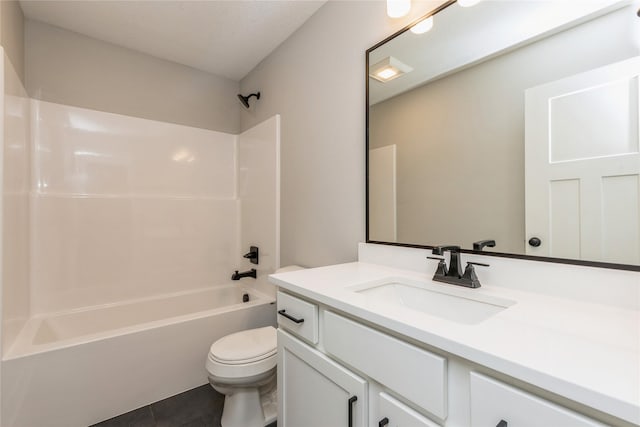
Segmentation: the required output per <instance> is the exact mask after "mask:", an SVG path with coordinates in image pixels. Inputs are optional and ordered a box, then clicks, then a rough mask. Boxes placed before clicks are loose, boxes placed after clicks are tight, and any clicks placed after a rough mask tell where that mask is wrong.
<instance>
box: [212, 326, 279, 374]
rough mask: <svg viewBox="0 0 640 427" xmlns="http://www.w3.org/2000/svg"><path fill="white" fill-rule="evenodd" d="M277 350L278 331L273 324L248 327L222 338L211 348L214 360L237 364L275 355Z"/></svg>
mask: <svg viewBox="0 0 640 427" xmlns="http://www.w3.org/2000/svg"><path fill="white" fill-rule="evenodd" d="M276 351H277V333H276V329H275V328H274V327H273V326H267V327H264V328H257V329H248V330H246V331H240V332H236V333H234V334H230V335H227V336H225V337H222V338H220V339H219V340H218V341H216V342H214V343H213V344H211V349H210V350H209V354H210V356H211V357H212V358H213V360H215V361H218V362H220V363H225V364H230V365H236V364H242V363H249V362H255V361H258V360H262V359H265V358H267V357H269V356H273V355H275V354H276Z"/></svg>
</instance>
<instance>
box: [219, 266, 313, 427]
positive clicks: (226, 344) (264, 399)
mask: <svg viewBox="0 0 640 427" xmlns="http://www.w3.org/2000/svg"><path fill="white" fill-rule="evenodd" d="M302 269H303V267H299V266H297V265H291V266H288V267H283V268H280V269H278V270H276V273H285V272H288V271H295V270H302ZM277 357H278V355H277V336H276V329H275V328H274V327H272V326H267V327H264V328H257V329H248V330H245V331H240V332H236V333H234V334H231V335H227V336H225V337H222V338H220V339H219V340H218V341H216V342H214V343H213V344H212V345H211V348H210V349H209V356H208V357H207V363H206V367H207V372H208V373H209V383H210V384H211V386H212V387H213V388H214V389H215V390H217V391H218V392H219V393H222V394H224V395H225V397H224V408H223V410H222V427H264V426H266V425H269V424H271V423H272V422H274V421H275V420H276V417H277V414H278V404H277V388H276V365H277Z"/></svg>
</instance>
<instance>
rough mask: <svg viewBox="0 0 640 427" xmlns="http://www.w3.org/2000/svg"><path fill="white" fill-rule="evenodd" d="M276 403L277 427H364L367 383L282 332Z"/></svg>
mask: <svg viewBox="0 0 640 427" xmlns="http://www.w3.org/2000/svg"><path fill="white" fill-rule="evenodd" d="M278 401H279V411H278V412H279V417H278V425H279V426H284V427H287V426H288V427H302V426H304V427H328V426H335V427H340V426H345V427H347V426H348V427H365V426H366V425H367V423H366V420H367V408H368V404H367V403H368V402H367V382H366V381H365V380H364V379H362V378H361V377H359V376H358V375H356V374H354V373H353V372H351V371H349V370H347V369H345V368H344V367H342V366H340V365H339V364H337V363H335V362H334V361H332V360H331V359H329V358H328V357H327V356H325V355H323V354H322V353H320V352H318V351H316V350H314V349H312V348H311V347H309V346H307V345H306V344H304V343H303V342H301V341H300V340H298V339H296V338H294V337H293V336H291V335H290V334H288V333H287V332H284V331H283V330H282V329H280V330H279V331H278Z"/></svg>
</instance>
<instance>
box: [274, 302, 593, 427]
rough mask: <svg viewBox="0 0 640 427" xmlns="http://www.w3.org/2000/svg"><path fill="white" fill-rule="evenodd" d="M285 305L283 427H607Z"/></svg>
mask: <svg viewBox="0 0 640 427" xmlns="http://www.w3.org/2000/svg"><path fill="white" fill-rule="evenodd" d="M278 309H279V310H285V311H284V313H286V314H288V315H290V316H284V315H279V316H278V325H279V329H278V405H279V419H278V425H279V426H281V427H301V426H304V427H314V426H318V427H327V426H331V427H342V426H344V427H353V426H362V427H364V426H371V427H376V426H378V427H385V426H386V427H407V426H411V427H438V426H445V427H468V426H472V427H476V426H477V427H493V426H496V427H539V426H562V427H603V426H604V424H600V423H599V422H597V421H595V420H593V419H590V418H587V417H586V416H583V415H581V414H578V413H576V412H573V411H571V410H569V409H566V408H563V407H562V406H560V405H558V404H556V403H553V402H551V401H549V400H545V399H543V398H541V397H538V396H534V395H532V394H530V393H528V392H525V391H523V390H521V389H519V388H517V387H516V386H515V385H513V384H505V383H503V382H500V381H498V380H496V379H494V378H491V377H489V376H487V375H485V373H486V372H487V371H488V370H487V369H486V368H483V367H482V366H480V365H477V364H473V363H470V362H468V361H466V360H463V359H460V358H459V357H457V356H455V355H450V354H448V353H444V352H438V353H434V352H433V351H429V350H428V349H427V348H423V346H420V345H419V344H420V343H410V342H407V340H405V339H403V338H402V337H401V336H398V335H395V334H393V333H389V332H386V331H382V330H379V329H378V328H376V324H373V323H368V322H365V321H360V320H358V319H354V318H351V317H347V316H345V315H343V314H342V313H340V312H339V311H338V310H337V309H335V308H334V307H330V306H325V305H323V304H320V303H317V302H316V301H313V300H306V299H305V298H301V297H299V296H296V295H292V294H290V293H287V292H283V291H279V292H278ZM291 317H292V318H293V319H291ZM300 320H302V321H300ZM303 325H305V326H303ZM427 346H428V343H425V346H424V347H427ZM436 351H437V350H436ZM478 371H481V372H483V373H479V372H478Z"/></svg>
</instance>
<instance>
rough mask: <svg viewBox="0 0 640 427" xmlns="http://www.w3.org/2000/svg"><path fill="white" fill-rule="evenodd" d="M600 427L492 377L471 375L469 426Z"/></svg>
mask: <svg viewBox="0 0 640 427" xmlns="http://www.w3.org/2000/svg"><path fill="white" fill-rule="evenodd" d="M497 425H500V427H512V426H513V427H538V426H562V427H596V426H597V427H602V426H603V424H600V423H598V422H596V421H594V420H591V419H589V418H586V417H584V416H582V415H579V414H576V413H575V412H572V411H570V410H568V409H566V408H563V407H561V406H558V405H556V404H554V403H551V402H548V401H546V400H544V399H541V398H539V397H536V396H533V395H531V394H529V393H526V392H524V391H522V390H519V389H517V388H514V387H512V386H509V385H506V384H504V383H501V382H499V381H496V380H494V379H492V378H489V377H486V376H484V375H481V374H478V373H476V372H472V373H471V426H472V427H474V426H477V427H487V426H490V427H493V426H497Z"/></svg>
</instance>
